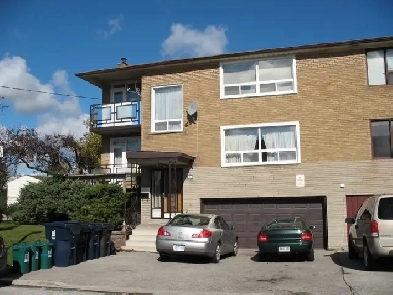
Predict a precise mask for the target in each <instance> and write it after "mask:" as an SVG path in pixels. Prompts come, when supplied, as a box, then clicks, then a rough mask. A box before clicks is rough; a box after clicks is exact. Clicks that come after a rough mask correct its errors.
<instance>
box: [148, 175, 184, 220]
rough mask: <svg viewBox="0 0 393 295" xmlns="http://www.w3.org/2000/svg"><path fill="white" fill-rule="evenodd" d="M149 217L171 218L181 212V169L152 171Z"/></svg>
mask: <svg viewBox="0 0 393 295" xmlns="http://www.w3.org/2000/svg"><path fill="white" fill-rule="evenodd" d="M151 176H152V179H151V217H152V218H172V217H174V216H175V215H176V214H179V213H182V212H183V169H180V168H178V169H171V172H170V173H169V169H160V170H152V175H151Z"/></svg>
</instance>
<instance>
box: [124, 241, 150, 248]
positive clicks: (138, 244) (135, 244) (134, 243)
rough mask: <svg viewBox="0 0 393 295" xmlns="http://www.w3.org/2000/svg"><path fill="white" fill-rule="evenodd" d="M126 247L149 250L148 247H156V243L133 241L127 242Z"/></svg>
mask: <svg viewBox="0 0 393 295" xmlns="http://www.w3.org/2000/svg"><path fill="white" fill-rule="evenodd" d="M126 246H130V247H138V248H143V247H146V248H149V247H153V248H155V247H156V241H155V240H142V241H138V240H137V241H134V240H128V241H126Z"/></svg>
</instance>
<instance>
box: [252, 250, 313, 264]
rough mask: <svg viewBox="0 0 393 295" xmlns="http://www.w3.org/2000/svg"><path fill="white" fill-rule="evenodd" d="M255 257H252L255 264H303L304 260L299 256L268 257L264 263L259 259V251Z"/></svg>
mask: <svg viewBox="0 0 393 295" xmlns="http://www.w3.org/2000/svg"><path fill="white" fill-rule="evenodd" d="M256 252H257V253H255V255H254V256H252V257H250V260H251V261H254V262H303V261H305V260H304V258H302V257H300V256H299V255H293V254H292V255H267V256H266V258H264V259H263V260H262V261H261V260H260V259H259V255H258V251H256Z"/></svg>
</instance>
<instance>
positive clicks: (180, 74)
mask: <svg viewBox="0 0 393 295" xmlns="http://www.w3.org/2000/svg"><path fill="white" fill-rule="evenodd" d="M392 46H393V43H392ZM296 60H297V61H296V63H297V65H296V71H297V76H296V79H297V87H298V93H297V94H290V95H283V96H265V97H252V98H239V99H225V100H220V97H219V96H220V93H219V91H220V82H219V65H218V64H212V65H211V66H208V67H199V68H198V69H195V68H192V67H191V66H187V65H185V66H184V68H183V69H178V70H177V71H176V72H174V73H160V74H154V75H153V74H151V75H145V76H143V77H142V112H143V113H142V132H141V137H142V150H148V151H179V152H183V153H186V154H188V155H191V156H194V157H196V160H195V163H194V167H193V169H192V170H191V171H190V173H191V174H192V175H193V179H186V180H185V183H184V200H183V203H184V212H199V210H200V198H201V197H204V198H206V197H224V198H225V197H277V196H281V197H299V196H316V195H325V196H327V203H328V232H329V239H328V242H329V243H328V245H329V248H337V247H341V246H343V245H345V243H346V235H345V229H346V225H345V224H344V218H345V215H346V208H345V196H346V195H348V194H351V195H355V194H359V195H362V194H374V193H392V192H393V179H392V178H391V177H390V176H389V175H390V174H389V171H392V168H393V160H373V159H372V156H371V137H370V119H383V118H392V117H393V104H392V102H391V99H392V94H393V86H392V85H390V86H389V85H387V86H368V85H367V65H366V56H365V54H364V51H358V52H353V51H352V52H345V53H340V54H319V55H315V54H314V55H305V54H299V55H297V56H296ZM178 83H182V84H183V108H184V113H183V114H184V115H183V117H184V120H185V119H186V108H187V106H188V105H189V104H190V103H191V102H193V101H195V102H198V105H199V109H198V124H197V125H191V126H189V127H184V131H183V132H181V133H166V134H152V133H151V121H150V120H151V114H150V110H151V87H153V86H158V85H167V84H178ZM108 95H109V92H108V89H105V90H104V91H103V96H104V102H106V100H107V97H108ZM283 121H299V122H300V138H301V139H300V147H301V154H302V159H301V160H302V161H301V162H302V163H301V164H295V165H270V166H269V165H266V166H255V167H247V168H242V167H239V168H221V167H220V158H221V155H220V126H225V125H241V124H258V123H273V122H283ZM108 140H109V139H108ZM103 149H105V140H103ZM106 157H107V156H106V155H105V154H103V156H102V160H103V161H106V160H107V158H106ZM297 174H304V175H305V178H306V186H305V188H297V187H296V185H295V176H296V175H297ZM142 178H143V180H142V181H143V183H144V185H146V186H148V185H149V184H150V183H149V176H148V170H144V172H143V177H142ZM340 184H344V185H345V187H344V188H342V187H340ZM142 222H143V223H162V221H161V220H151V219H150V200H143V201H142Z"/></svg>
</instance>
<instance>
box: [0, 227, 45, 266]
mask: <svg viewBox="0 0 393 295" xmlns="http://www.w3.org/2000/svg"><path fill="white" fill-rule="evenodd" d="M0 234H1V235H2V236H3V239H4V243H5V246H6V248H7V249H8V253H7V254H8V255H7V256H8V257H7V260H8V264H10V265H12V247H11V246H12V244H14V243H21V242H26V243H33V242H35V241H37V240H40V241H47V239H46V238H45V228H44V227H43V226H42V225H19V224H15V223H12V222H8V221H3V222H2V223H0Z"/></svg>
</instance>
